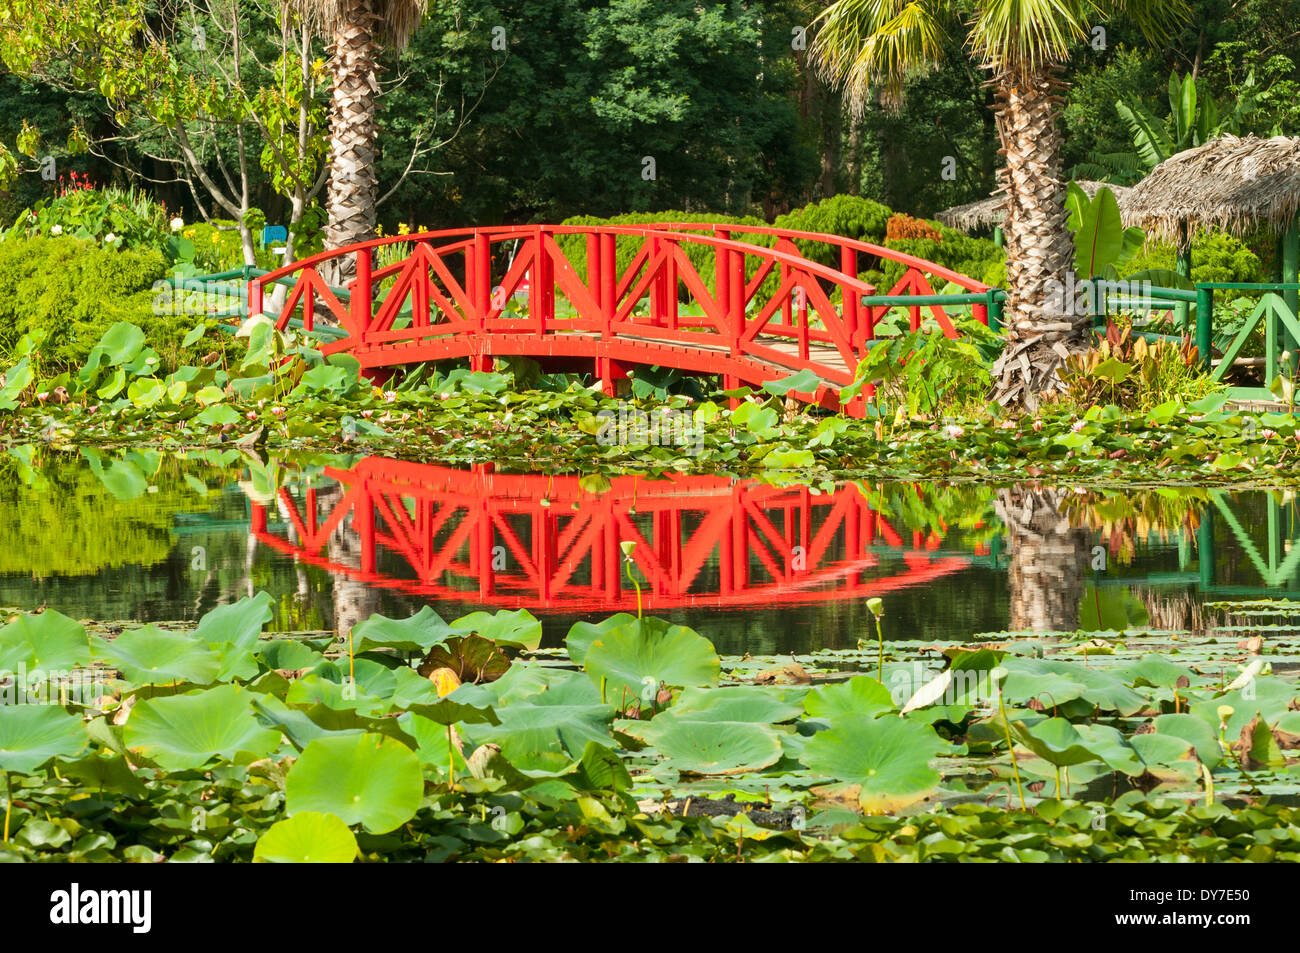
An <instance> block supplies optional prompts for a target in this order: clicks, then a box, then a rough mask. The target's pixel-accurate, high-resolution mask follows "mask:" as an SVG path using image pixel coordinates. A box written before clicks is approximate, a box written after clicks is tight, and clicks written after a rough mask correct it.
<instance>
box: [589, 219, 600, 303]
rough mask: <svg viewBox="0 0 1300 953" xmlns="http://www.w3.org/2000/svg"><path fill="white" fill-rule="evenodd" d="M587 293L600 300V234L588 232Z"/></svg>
mask: <svg viewBox="0 0 1300 953" xmlns="http://www.w3.org/2000/svg"><path fill="white" fill-rule="evenodd" d="M587 293H588V294H590V295H591V296H592V297H593V298H594V299H595V300H596V301H597V302H599V301H600V236H599V235H597V233H596V232H588V233H587Z"/></svg>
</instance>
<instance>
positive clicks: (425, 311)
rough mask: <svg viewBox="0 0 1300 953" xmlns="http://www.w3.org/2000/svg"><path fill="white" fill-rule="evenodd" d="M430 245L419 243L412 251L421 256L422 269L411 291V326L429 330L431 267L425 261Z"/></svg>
mask: <svg viewBox="0 0 1300 953" xmlns="http://www.w3.org/2000/svg"><path fill="white" fill-rule="evenodd" d="M427 248H428V245H426V244H424V243H423V242H417V243H416V245H415V248H414V249H413V251H412V254H413V255H416V256H419V261H420V269H419V272H418V273H417V274H416V276H415V287H414V288H413V289H411V311H412V314H411V324H412V325H414V326H415V327H417V328H427V327H428V326H429V285H430V279H429V266H428V263H427V262H425V261H424V250H425V249H427Z"/></svg>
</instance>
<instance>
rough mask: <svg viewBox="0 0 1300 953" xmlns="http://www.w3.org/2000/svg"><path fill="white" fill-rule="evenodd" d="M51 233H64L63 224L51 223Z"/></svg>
mask: <svg viewBox="0 0 1300 953" xmlns="http://www.w3.org/2000/svg"><path fill="white" fill-rule="evenodd" d="M50 234H51V235H62V234H63V226H62V225H51V226H50Z"/></svg>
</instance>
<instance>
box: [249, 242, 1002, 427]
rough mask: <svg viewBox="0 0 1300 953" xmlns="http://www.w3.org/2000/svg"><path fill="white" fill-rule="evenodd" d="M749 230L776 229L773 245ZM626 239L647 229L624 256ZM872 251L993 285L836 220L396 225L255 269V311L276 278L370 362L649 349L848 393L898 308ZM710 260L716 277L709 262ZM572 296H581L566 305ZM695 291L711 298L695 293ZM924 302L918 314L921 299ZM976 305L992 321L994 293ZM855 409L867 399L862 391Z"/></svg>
mask: <svg viewBox="0 0 1300 953" xmlns="http://www.w3.org/2000/svg"><path fill="white" fill-rule="evenodd" d="M737 235H740V236H745V237H751V238H760V237H761V239H762V240H765V241H771V243H772V247H770V248H769V247H764V246H762V245H758V244H753V243H750V242H746V241H741V240H739V239H738V238H737V237H736V236H737ZM572 236H581V237H582V238H583V239H584V244H585V255H584V256H582V260H580V261H579V262H578V265H580V266H581V269H582V272H581V274H580V272H579V268H578V267H576V266H575V264H574V262H572V261H570V259H569V257H568V256H567V255H566V254H565V251H564V249H563V248H562V247H561V243H560V242H561V240H562V239H566V238H569V237H572ZM620 241H622V242H624V243H625V244H626V243H633V245H634V250H633V254H632V258H631V261H630V263H629V264H627V265H626V266H625V267H622V268H620V267H619V265H618V260H619V256H618V243H619V242H620ZM796 242H809V243H819V244H823V245H825V246H828V247H829V248H831V249H833V254H834V255H835V256H836V258H837V261H838V262H839V267H838V268H831V267H828V266H826V265H823V264H819V263H817V262H814V261H811V260H809V259H808V258H806V257H804V256H803V254H801V253H800V250H799V247H798V245H797V244H796ZM394 245H404V246H406V247H405V248H404V249H402V254H403V257H402V258H401V259H400V260H398V261H396V262H393V263H391V264H388V265H385V266H383V267H378V268H376V267H375V266H374V265H375V262H374V259H375V257H376V255H377V254H378V253H380V251H381V250H385V249H387V248H388V246H394ZM505 246H509V248H510V251H511V252H512V254H510V255H507V254H505V251H506V248H505ZM701 249H703V250H705V251H704V255H703V256H702V257H707V258H709V259H711V265H712V268H711V269H709V268H707V267H706V268H705V269H704V274H701V269H699V268H697V266H696V264H695V263H694V262H693V261H692V258H691V254H690V253H691V251H692V250H696V251H697V256H699V251H698V250H701ZM388 253H389V254H391V252H388ZM341 259H342V260H350V261H351V263H352V270H353V273H354V275H355V277H354V278H353V279H352V280H351V281H350V282H349V283H348V286H347V288H348V295H347V296H340V295H338V294H336V293H335V291H334V290H333V289H332V288H331V287H330V286H329V284H328V283H327V282H326V280H325V278H324V277H323V276H322V274H321V272H322V270H326V269H327V268H329V267H330V266H333V265H335V264H337V262H338V261H339V260H341ZM507 261H508V264H507ZM870 261H894V262H898V263H901V264H903V265H904V266H905V271H904V274H903V276H902V278H901V279H900V280H899V282H898V283H897V284H896V285H895V287H894V288H893V289H891V290H890V293H891V294H895V295H898V294H904V295H933V294H934V293H935V288H934V285H935V284H936V283H940V284H941V285H942V283H947V282H953V283H955V284H957V285H959V286H960V287H961V288H963V289H964V290H965V291H967V292H976V293H984V292H986V291H987V290H988V289H987V286H985V285H983V284H981V283H979V282H977V281H974V280H972V279H970V278H968V277H966V276H964V275H959V274H957V273H955V272H952V271H949V270H947V269H945V268H942V267H940V266H939V265H935V264H933V263H931V262H927V261H924V260H922V259H919V258H915V257H913V256H910V255H905V254H902V253H900V252H897V251H894V250H893V249H889V248H884V247H882V246H878V245H871V244H868V243H865V242H858V241H854V240H852V239H847V238H842V237H840V236H835V235H827V234H821V233H805V232H793V231H788V230H782V229H774V228H752V227H741V226H730V225H728V226H724V225H712V224H709V225H701V224H694V223H689V222H683V223H672V224H660V225H653V226H628V227H609V226H602V227H565V226H551V225H528V226H504V227H500V228H482V229H450V230H445V231H437V232H425V233H420V234H416V235H400V236H392V237H389V238H382V239H376V240H375V241H370V242H365V243H363V244H359V245H354V246H349V247H347V248H342V249H338V250H336V251H332V252H325V253H322V254H320V255H315V256H312V257H310V258H306V259H303V260H302V261H298V262H294V263H293V264H291V265H288V266H286V267H284V268H281V269H278V270H276V271H273V272H270V273H268V274H266V275H264V276H262V277H259V278H255V279H254V280H253V281H251V282H250V283H249V311H250V313H260V312H261V311H262V310H263V305H264V303H265V302H266V300H267V298H266V294H265V289H266V287H267V286H268V285H270V284H271V283H276V282H280V283H286V282H287V283H290V284H291V287H290V288H289V291H288V294H287V296H286V297H285V299H284V302H283V304H282V305H281V306H280V307H279V308H278V311H277V313H276V314H275V315H274V317H275V319H276V323H277V326H278V327H280V328H284V327H285V326H287V324H288V322H289V320H290V319H291V318H292V317H294V316H295V315H300V316H301V319H302V322H303V326H304V327H305V328H306V329H308V330H311V329H313V328H314V326H315V323H316V321H317V320H318V318H319V317H320V315H321V312H322V310H323V311H324V312H325V313H327V314H328V315H329V316H330V318H331V320H332V322H333V323H337V324H338V325H339V326H340V327H341V328H343V329H344V330H345V331H346V332H347V336H346V337H344V338H341V339H338V340H335V341H332V342H330V343H329V344H327V345H325V346H324V348H323V350H324V351H325V352H326V353H335V352H339V351H347V352H349V353H351V354H353V355H354V356H355V357H356V358H357V359H358V360H359V361H360V363H361V366H362V367H363V368H364V369H367V370H370V371H373V370H375V369H379V368H387V367H393V366H396V365H402V364H410V363H415V362H421V361H434V360H444V359H450V358H468V359H469V360H470V364H471V367H473V368H474V369H476V370H481V369H487V368H488V367H490V366H491V360H492V358H494V357H500V356H509V355H528V356H531V357H536V358H541V359H550V360H559V361H561V362H563V361H574V360H578V361H594V366H595V373H596V375H597V376H598V377H599V378H600V379H601V380H602V381H603V382H604V385H605V388H606V390H607V392H609V393H613V392H614V387H615V381H616V380H617V379H618V378H620V377H624V376H626V374H627V370H628V369H629V367H631V366H632V365H634V364H655V365H660V366H668V367H677V368H681V369H683V370H688V371H694V372H696V373H702V374H718V375H721V376H722V378H723V384H724V386H725V387H735V386H738V385H739V384H740V383H741V382H746V383H752V384H761V383H763V382H765V381H769V380H772V379H774V378H778V377H785V376H788V375H789V374H792V373H796V372H798V371H801V370H804V369H808V370H811V371H812V372H813V373H814V374H815V375H816V376H817V377H818V378H819V379H820V384H819V385H818V387H817V389H816V390H815V391H813V392H809V393H805V394H798V395H796V396H798V397H800V398H802V399H805V400H809V401H814V402H817V403H820V404H823V405H825V406H831V407H836V406H838V390H839V388H841V387H843V386H845V385H846V384H848V383H850V382H851V381H852V379H853V374H854V371H855V370H856V368H857V364H858V361H859V360H861V358H862V357H863V356H864V355H865V353H866V350H867V349H868V348H869V347H870V342H871V341H872V338H873V329H874V327H875V323H876V322H877V321H878V320H879V319H880V317H881V316H882V315H883V314H884V313H885V312H886V311H887V310H888V308H889V305H875V306H869V305H864V304H863V303H862V300H863V298H864V296H871V295H874V294H875V293H876V288H874V287H873V286H872V285H870V284H867V283H866V282H863V281H862V280H860V279H859V278H858V277H857V275H858V268H859V266H860V265H862V264H864V263H866V262H870ZM710 271H711V273H712V274H711V277H712V281H711V282H710V281H708V280H706V278H705V274H709V272H710ZM525 289H526V293H527V294H528V298H529V300H528V308H527V312H526V313H518V312H516V311H514V310H512V309H511V308H509V307H508V305H509V302H510V301H511V298H512V297H513V296H514V295H515V294H516V293H519V292H522V291H524V290H525ZM343 297H346V298H347V300H346V301H345V300H342V298H343ZM560 300H563V301H564V302H565V303H566V304H567V307H566V308H564V309H562V310H561V309H557V302H558V301H560ZM692 304H693V305H694V306H695V309H694V310H697V311H698V312H700V313H698V314H691V313H689V311H690V310H691V309H690V308H689V307H686V308H684V307H683V306H684V305H687V306H689V305H692ZM925 307H928V308H929V309H930V311H931V313H932V314H933V315H934V317H935V318H936V320H937V322H938V325H939V327H940V329H941V330H942V332H943V333H945V334H948V335H949V336H953V335H955V334H956V333H957V332H956V330H955V328H954V326H953V324H952V320H951V315H950V314H949V313H948V310H947V309H945V307H944V306H943V305H942V304H941V303H933V302H931V303H928V304H927V305H925ZM910 311H911V315H912V324H913V326H914V327H919V326H920V316H921V311H922V307H920V306H917V307H913V308H911V309H910ZM972 312H973V314H974V316H975V317H976V318H977V319H979V320H983V321H985V322H987V314H986V313H984V309H983V307H982V306H981V305H979V304H975V305H973V306H972ZM849 409H850V412H857V413H861V402H860V401H859V402H857V406H856V407H853V408H849Z"/></svg>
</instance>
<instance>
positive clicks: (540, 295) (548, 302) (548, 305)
mask: <svg viewBox="0 0 1300 953" xmlns="http://www.w3.org/2000/svg"><path fill="white" fill-rule="evenodd" d="M548 234H549V231H548V230H547V228H546V226H544V225H539V226H537V236H536V238H535V239H534V241H536V242H537V250H536V253H535V254H534V256H533V282H532V287H531V288H530V289H529V291H530V293H531V294H532V300H531V301H530V302H529V305H530V307H532V309H533V310H534V311H535V312H536V314H535V317H536V318H537V333H538V334H539V335H545V334H546V327H547V324H548V322H550V321H552V320H554V318H555V263H554V262H553V261H552V260H551V253H550V251H548V250H547V247H546V236H547V235H548Z"/></svg>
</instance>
